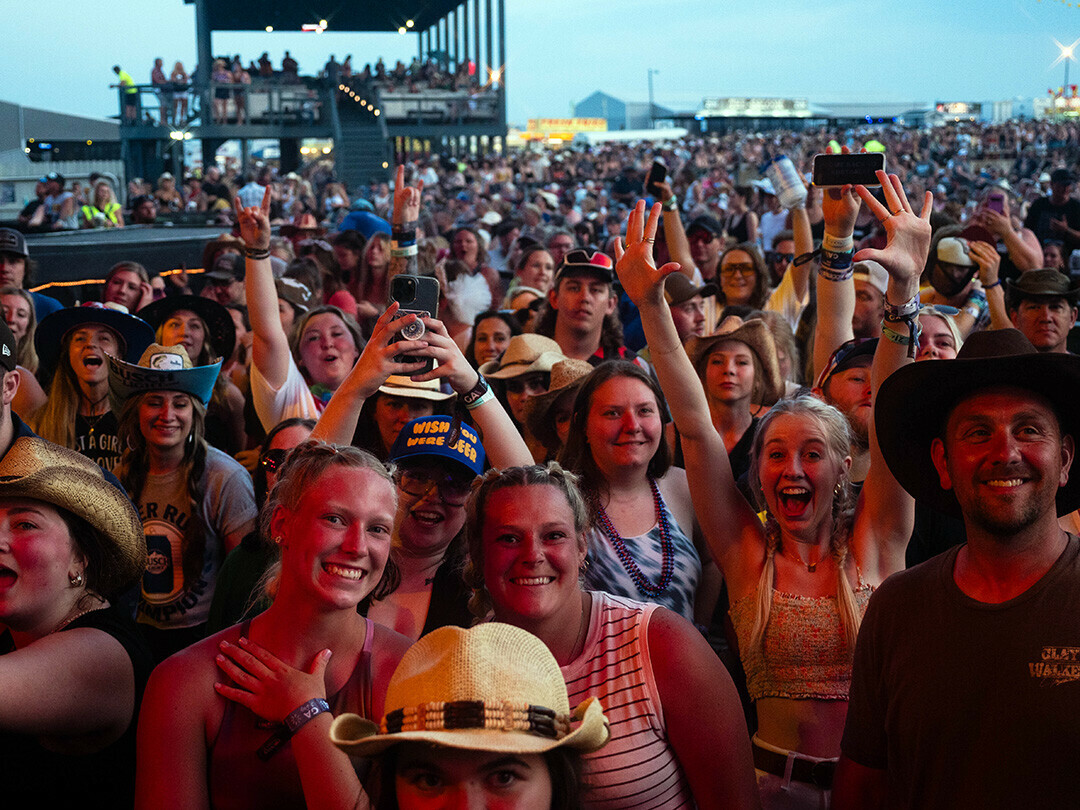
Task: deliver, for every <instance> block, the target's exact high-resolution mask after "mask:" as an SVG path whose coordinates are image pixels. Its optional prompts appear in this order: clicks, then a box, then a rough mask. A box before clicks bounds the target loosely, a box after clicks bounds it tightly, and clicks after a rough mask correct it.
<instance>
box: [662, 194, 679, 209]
mask: <svg viewBox="0 0 1080 810" xmlns="http://www.w3.org/2000/svg"><path fill="white" fill-rule="evenodd" d="M678 207H679V198H678V197H676V196H675V195H674V194H672V195H671V198H670V199H669V200H668V201H667V202H665V203H664V204H663V209H664V210H665V211H674V210H675V209H676V208H678Z"/></svg>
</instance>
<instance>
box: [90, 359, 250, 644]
mask: <svg viewBox="0 0 1080 810" xmlns="http://www.w3.org/2000/svg"><path fill="white" fill-rule="evenodd" d="M220 369H221V361H220V360H218V361H217V363H215V364H214V365H210V366H192V365H191V361H190V360H189V359H188V356H187V352H186V350H185V349H184V347H183V346H181V345H177V346H168V347H166V346H159V345H158V344H156V343H155V344H151V346H150V347H149V348H147V350H146V351H145V352H144V353H143V356H142V357H141V358H140V360H139V363H138V365H134V364H131V363H125V362H123V361H122V360H117V359H116V358H110V359H109V386H110V394H111V397H112V400H113V402H114V404H115V406H116V407H117V409H118V410H119V412H120V430H119V437H120V440H121V442H122V445H123V447H124V448H125V449H124V455H123V457H122V458H121V461H120V465H119V466H118V467H117V475H118V477H119V478H120V480H121V481H122V482H123V484H124V486H125V487H126V488H127V490H128V494H129V495H130V496H131V499H132V501H134V503H135V504H136V505H137V506H138V508H139V516H140V518H141V519H142V522H143V529H144V531H145V534H146V544H147V548H148V552H149V559H148V562H147V567H146V573H145V575H144V576H143V583H142V597H141V598H140V600H139V608H138V621H139V624H140V627H141V628H142V630H143V632H144V635H145V636H146V637H147V640H148V641H149V643H150V644H151V647H152V648H153V650H154V655H155V659H156V660H158V661H161V660H163V659H164V658H166V657H167V656H169V655H171V654H172V653H174V652H176V651H177V650H178V649H180V648H182V647H185V646H187V645H188V644H191V643H192V642H194V641H196V640H197V639H199V638H202V635H203V629H204V626H205V623H206V619H207V615H208V613H209V609H210V600H211V598H212V597H213V593H214V583H215V581H216V578H217V573H218V570H219V569H220V568H221V564H222V562H223V561H224V559H225V555H226V554H227V553H228V552H229V551H231V550H232V549H233V548H235V547H236V546H237V545H239V543H240V541H241V540H242V539H243V538H244V536H245V535H247V534H248V533H249V532H250V531H252V529H253V528H254V524H255V496H254V493H253V490H252V486H251V478H250V477H249V476H248V475H247V473H246V472H245V471H244V469H243V468H242V467H241V466H240V465H239V464H238V463H237V462H235V461H233V459H231V458H230V457H229V456H227V455H225V454H224V453H222V452H221V451H220V450H217V449H216V448H213V447H210V446H209V445H207V443H206V440H205V439H204V438H203V420H204V419H205V416H206V403H207V401H208V400H209V399H210V392H211V391H212V390H213V387H214V381H215V380H216V379H217V376H218V372H219V371H220Z"/></svg>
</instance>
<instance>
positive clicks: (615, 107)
mask: <svg viewBox="0 0 1080 810" xmlns="http://www.w3.org/2000/svg"><path fill="white" fill-rule="evenodd" d="M673 115H674V113H673V112H672V111H671V110H669V109H668V108H667V107H662V106H660V105H659V104H653V115H652V117H651V118H650V116H649V102H647V101H644V102H640V101H623V100H622V99H618V98H615V97H614V96H609V95H608V94H607V93H601V92H600V91H599V90H597V91H596V92H595V93H593V94H592V95H591V96H589V97H588V98H586V99H585V100H584V101H579V102H578V103H577V104H575V105H574V117H575V118H606V119H607V122H608V129H609V130H620V129H649V128H650V126H651V122H652V121H654V120H658V119H669V118H671V117H672V116H673Z"/></svg>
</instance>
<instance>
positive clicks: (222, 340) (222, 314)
mask: <svg viewBox="0 0 1080 810" xmlns="http://www.w3.org/2000/svg"><path fill="white" fill-rule="evenodd" d="M181 309H188V310H191V311H192V312H194V313H195V314H196V315H198V316H199V317H200V318H202V319H203V322H204V323H205V324H206V330H207V337H209V338H210V345H211V346H213V347H214V351H215V352H217V354H218V356H219V357H232V353H233V349H234V348H235V347H236V323H235V322H234V321H233V319H232V315H230V314H229V310H227V309H225V307H223V306H222V305H221V304H219V303H218V302H217V301H214V300H212V299H210V298H203V297H202V296H199V295H167V296H165V297H164V298H159V299H158V300H157V301H154V302H152V303H149V304H147V305H146V306H145V307H143V308H142V309H140V310H139V317H140V318H142V319H143V320H145V321H146V322H147V323H148V324H150V327H151V328H152V329H153V330H154V332H157V330H158V327H159V326H161V324H163V323H165V321H167V320H168V319H169V318H170V317H171V316H172V314H173V313H174V312H177V311H179V310H181ZM151 339H152V338H151ZM143 348H145V346H144V347H143ZM132 362H134V361H132Z"/></svg>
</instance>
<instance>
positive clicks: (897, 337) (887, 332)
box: [881, 321, 922, 346]
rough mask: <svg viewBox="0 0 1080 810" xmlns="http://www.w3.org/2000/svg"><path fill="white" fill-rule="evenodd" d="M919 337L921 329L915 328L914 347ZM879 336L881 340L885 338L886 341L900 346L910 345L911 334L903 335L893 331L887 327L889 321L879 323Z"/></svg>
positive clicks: (919, 327)
mask: <svg viewBox="0 0 1080 810" xmlns="http://www.w3.org/2000/svg"><path fill="white" fill-rule="evenodd" d="M921 335H922V327H921V326H916V329H915V333H914V336H915V341H916V343H915V345H916V346H918V340H919V337H920V336H921ZM881 336H882V337H883V338H886V339H887V340H891V341H892V342H893V343H896V344H899V345H900V346H910V345H911V339H912V333H911V332H910V331H909V332H908V334H906V335H905V334H904V333H903V332H897V331H896V330H895V329H893V328H892V327H891V326H889V321H882V322H881Z"/></svg>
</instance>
